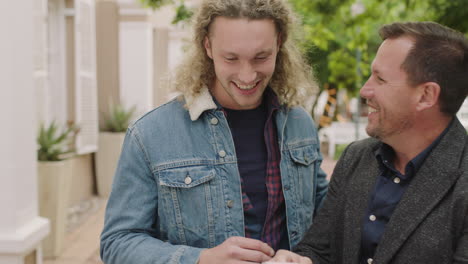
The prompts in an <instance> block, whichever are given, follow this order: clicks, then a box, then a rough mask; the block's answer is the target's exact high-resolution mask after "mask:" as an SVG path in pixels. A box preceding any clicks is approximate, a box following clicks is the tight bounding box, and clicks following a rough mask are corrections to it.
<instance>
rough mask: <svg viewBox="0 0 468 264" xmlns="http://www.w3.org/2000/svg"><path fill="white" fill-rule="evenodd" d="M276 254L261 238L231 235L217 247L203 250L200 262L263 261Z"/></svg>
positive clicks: (213, 263) (230, 263) (215, 263)
mask: <svg viewBox="0 0 468 264" xmlns="http://www.w3.org/2000/svg"><path fill="white" fill-rule="evenodd" d="M274 254H275V251H274V250H273V249H272V248H271V247H270V246H268V244H266V243H263V242H262V241H260V240H255V239H251V238H245V237H230V238H228V239H227V240H226V241H224V242H223V243H222V244H221V245H219V246H217V247H214V248H209V249H205V250H203V251H202V252H201V254H200V260H199V261H198V263H199V264H219V263H226V264H228V263H229V264H237V263H239V264H240V263H252V262H256V263H262V262H265V261H268V260H270V259H271V257H272V256H273V255H274Z"/></svg>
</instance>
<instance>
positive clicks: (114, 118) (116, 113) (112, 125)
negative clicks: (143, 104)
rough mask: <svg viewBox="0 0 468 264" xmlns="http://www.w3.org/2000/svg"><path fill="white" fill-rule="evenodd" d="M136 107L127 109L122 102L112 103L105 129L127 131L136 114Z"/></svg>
mask: <svg viewBox="0 0 468 264" xmlns="http://www.w3.org/2000/svg"><path fill="white" fill-rule="evenodd" d="M135 111H136V107H135V106H133V107H131V108H130V109H126V108H125V107H124V106H123V105H121V104H117V105H114V104H110V105H109V114H108V115H107V116H106V120H105V127H104V131H108V132H125V131H126V130H127V128H128V126H129V124H130V121H131V120H132V118H133V115H134V114H135Z"/></svg>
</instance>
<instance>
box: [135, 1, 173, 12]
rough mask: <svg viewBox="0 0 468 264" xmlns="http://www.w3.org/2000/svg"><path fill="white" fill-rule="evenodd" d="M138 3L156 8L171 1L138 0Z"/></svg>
mask: <svg viewBox="0 0 468 264" xmlns="http://www.w3.org/2000/svg"><path fill="white" fill-rule="evenodd" d="M140 3H141V4H142V5H143V6H144V7H150V8H151V9H153V10H156V9H158V8H160V7H162V6H163V5H167V4H170V3H172V1H171V0H140Z"/></svg>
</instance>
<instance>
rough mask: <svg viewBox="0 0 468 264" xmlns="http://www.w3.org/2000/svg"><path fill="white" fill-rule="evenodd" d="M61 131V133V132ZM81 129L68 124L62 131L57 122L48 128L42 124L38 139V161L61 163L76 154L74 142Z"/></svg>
mask: <svg viewBox="0 0 468 264" xmlns="http://www.w3.org/2000/svg"><path fill="white" fill-rule="evenodd" d="M59 130H60V131H59ZM78 132H79V128H78V127H77V126H76V125H75V124H73V122H68V124H67V126H66V127H65V128H63V129H60V127H59V125H57V124H56V123H55V121H53V122H51V123H50V125H49V126H48V127H45V126H44V124H43V123H42V124H41V125H40V127H39V135H38V137H37V144H38V145H39V149H38V150H37V159H38V160H39V161H60V160H63V159H65V158H66V155H67V154H70V153H72V152H74V151H75V150H74V147H73V142H74V139H75V136H76V134H77V133H78Z"/></svg>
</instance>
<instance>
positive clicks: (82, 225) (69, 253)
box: [43, 198, 106, 264]
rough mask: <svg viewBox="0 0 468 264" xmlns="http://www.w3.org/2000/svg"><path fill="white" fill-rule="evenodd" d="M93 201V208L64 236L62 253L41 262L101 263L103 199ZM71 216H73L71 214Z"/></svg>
mask: <svg viewBox="0 0 468 264" xmlns="http://www.w3.org/2000/svg"><path fill="white" fill-rule="evenodd" d="M93 199H98V200H100V201H101V202H98V203H95V206H96V207H95V208H92V209H91V210H90V212H88V213H86V214H85V215H83V219H82V220H81V221H79V223H76V224H74V225H75V226H72V230H71V231H70V233H68V234H67V236H66V238H65V245H64V249H63V251H62V254H61V255H60V256H59V257H57V258H45V259H44V262H43V264H102V261H101V258H100V257H99V236H100V234H101V231H102V227H103V225H104V211H105V203H106V202H105V201H104V200H103V199H101V198H93ZM72 218H73V216H72Z"/></svg>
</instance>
